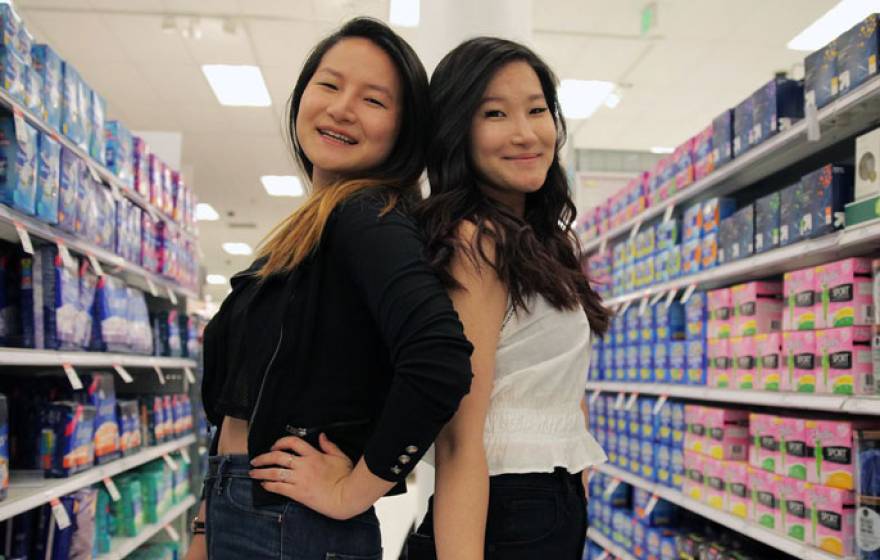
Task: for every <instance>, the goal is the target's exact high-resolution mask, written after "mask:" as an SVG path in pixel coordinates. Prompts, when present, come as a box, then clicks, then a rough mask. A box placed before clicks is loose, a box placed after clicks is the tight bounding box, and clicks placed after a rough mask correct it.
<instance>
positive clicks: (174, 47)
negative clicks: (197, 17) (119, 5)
mask: <svg viewBox="0 0 880 560" xmlns="http://www.w3.org/2000/svg"><path fill="white" fill-rule="evenodd" d="M104 21H105V22H106V25H107V27H109V28H110V29H111V30H112V32H113V34H114V35H115V36H116V38H117V41H118V42H119V44H120V45H121V47H122V50H123V51H124V52H125V53H126V54H127V55H128V57H129V58H130V59H131V60H132V61H134V62H136V63H147V64H149V63H153V64H155V63H163V64H181V63H184V64H186V63H193V62H194V61H193V60H192V57H191V56H190V54H189V50H188V49H187V46H186V44H185V42H186V41H189V40H195V39H184V38H183V37H182V36H181V35H180V33H178V32H174V31H171V32H167V31H163V30H162V16H161V15H159V14H156V15H139V14H110V15H106V16H104Z"/></svg>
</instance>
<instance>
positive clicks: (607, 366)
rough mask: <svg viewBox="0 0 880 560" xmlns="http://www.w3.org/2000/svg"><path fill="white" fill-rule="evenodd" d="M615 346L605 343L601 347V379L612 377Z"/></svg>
mask: <svg viewBox="0 0 880 560" xmlns="http://www.w3.org/2000/svg"><path fill="white" fill-rule="evenodd" d="M616 350H617V349H616V348H614V347H613V346H611V345H608V344H606V345H605V347H604V348H602V379H605V380H609V381H610V380H612V379H614V374H613V372H614V368H615V367H617V366H616V358H615V355H614V353H615V352H616Z"/></svg>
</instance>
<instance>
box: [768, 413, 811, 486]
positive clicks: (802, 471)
mask: <svg viewBox="0 0 880 560" xmlns="http://www.w3.org/2000/svg"><path fill="white" fill-rule="evenodd" d="M773 422H774V433H775V434H778V437H779V451H780V459H779V460H778V461H777V462H776V474H779V475H782V476H786V477H788V478H794V479H797V480H804V481H806V480H808V479H810V478H811V477H810V471H811V470H812V471H814V472H815V470H816V469H815V466H816V462H815V459H814V457H813V443H812V441H811V440H810V432H809V431H808V430H807V421H806V420H805V419H803V418H787V417H783V416H776V417H774V418H773ZM815 481H816V479H815V477H812V479H811V480H810V482H815Z"/></svg>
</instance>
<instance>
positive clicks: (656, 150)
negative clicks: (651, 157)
mask: <svg viewBox="0 0 880 560" xmlns="http://www.w3.org/2000/svg"><path fill="white" fill-rule="evenodd" d="M674 151H675V148H667V147H666V146H654V147H653V148H651V153H652V154H671V153H672V152H674Z"/></svg>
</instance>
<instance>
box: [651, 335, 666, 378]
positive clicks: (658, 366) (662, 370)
mask: <svg viewBox="0 0 880 560" xmlns="http://www.w3.org/2000/svg"><path fill="white" fill-rule="evenodd" d="M654 382H655V383H669V343H668V342H656V343H655V344H654Z"/></svg>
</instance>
